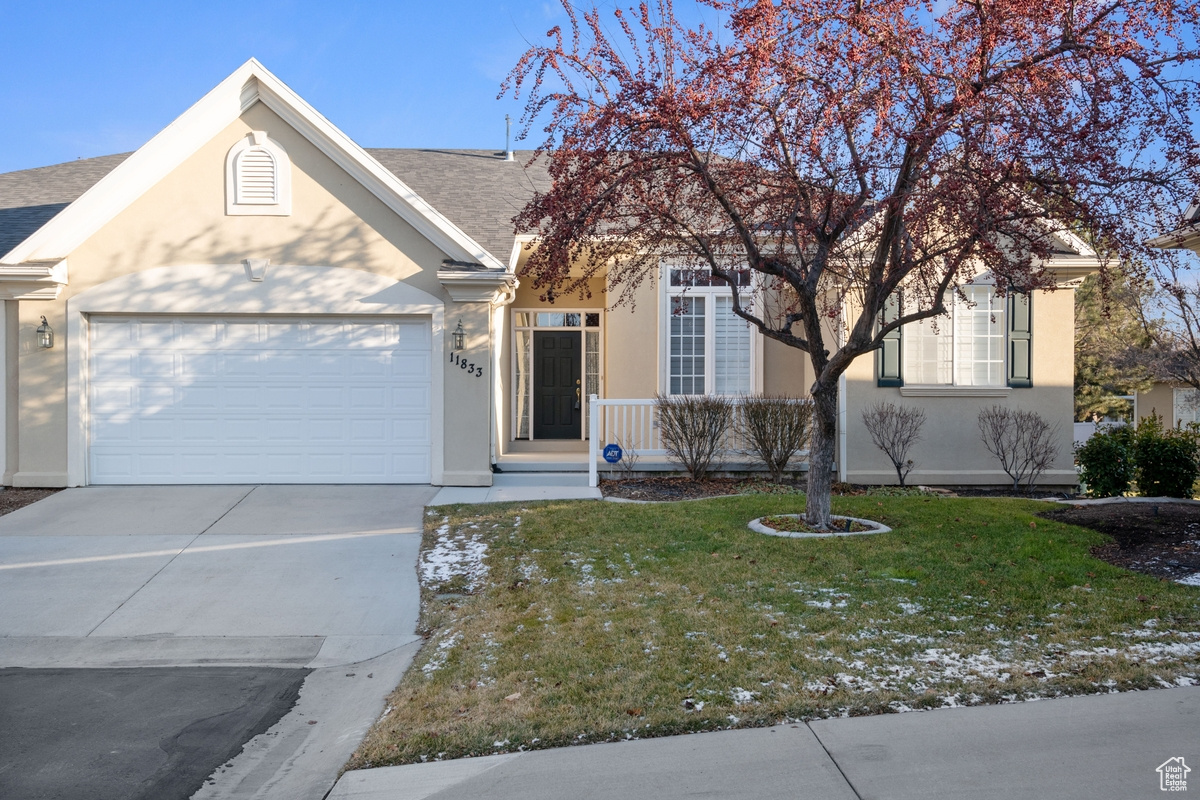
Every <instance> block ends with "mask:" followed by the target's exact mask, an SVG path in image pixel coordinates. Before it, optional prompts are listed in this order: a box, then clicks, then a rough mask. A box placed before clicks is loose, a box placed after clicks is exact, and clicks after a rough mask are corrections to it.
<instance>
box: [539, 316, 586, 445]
mask: <svg viewBox="0 0 1200 800" xmlns="http://www.w3.org/2000/svg"><path fill="white" fill-rule="evenodd" d="M580 342H581V334H580V333H579V332H578V331H534V333H533V365H534V366H533V380H534V384H535V386H536V388H535V389H534V393H533V438H535V439H578V438H580V436H581V434H582V433H583V428H582V422H581V420H582V419H583V413H582V408H583V395H582V391H581V390H582V387H581V386H580V385H579V375H580V366H581V364H582V362H581V361H580V357H581V356H580V353H579V350H580V346H579V345H580Z"/></svg>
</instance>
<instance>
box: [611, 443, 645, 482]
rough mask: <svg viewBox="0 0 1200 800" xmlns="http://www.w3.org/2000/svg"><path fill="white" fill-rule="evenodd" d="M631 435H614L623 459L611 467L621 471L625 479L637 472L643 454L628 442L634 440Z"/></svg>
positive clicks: (614, 470) (613, 469) (615, 470)
mask: <svg viewBox="0 0 1200 800" xmlns="http://www.w3.org/2000/svg"><path fill="white" fill-rule="evenodd" d="M632 438H633V437H631V436H614V437H613V440H614V441H615V442H616V444H617V447H620V448H621V460H620V461H618V462H617V463H615V464H613V465H612V466H611V467H610V469H611V470H612V471H613V472H620V474H621V476H622V477H623V478H625V479H629V478H632V477H633V473H635V472H637V465H638V461H640V460H641V458H642V454H641V453H639V452H638V451H637V450H635V449H633V448H632V447H630V446H628V442H629V441H631V440H632Z"/></svg>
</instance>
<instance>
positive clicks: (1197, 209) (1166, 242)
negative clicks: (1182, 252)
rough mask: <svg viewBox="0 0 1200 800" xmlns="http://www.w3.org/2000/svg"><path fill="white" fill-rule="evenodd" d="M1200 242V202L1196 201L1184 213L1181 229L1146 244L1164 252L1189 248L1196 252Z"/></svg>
mask: <svg viewBox="0 0 1200 800" xmlns="http://www.w3.org/2000/svg"><path fill="white" fill-rule="evenodd" d="M1198 240H1200V200H1196V201H1194V202H1193V203H1192V204H1191V205H1190V206H1188V207H1187V210H1186V211H1184V212H1183V217H1182V218H1180V220H1179V227H1178V228H1176V229H1175V230H1173V231H1170V232H1168V233H1164V234H1161V235H1160V236H1155V237H1154V238H1153V239H1149V240H1147V241H1146V244H1148V245H1150V246H1151V247H1161V248H1163V249H1164V250H1178V249H1181V248H1187V249H1190V250H1194V249H1195V248H1196V247H1197V244H1198Z"/></svg>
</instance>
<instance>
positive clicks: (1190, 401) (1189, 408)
mask: <svg viewBox="0 0 1200 800" xmlns="http://www.w3.org/2000/svg"><path fill="white" fill-rule="evenodd" d="M1173 394H1174V398H1173V399H1174V402H1173V403H1172V405H1173V406H1174V408H1172V411H1173V412H1174V413H1172V414H1171V419H1170V420H1169V423H1170V427H1172V428H1183V427H1185V426H1187V425H1189V424H1191V423H1193V422H1200V392H1197V391H1196V390H1195V389H1176V390H1175V391H1174V392H1173Z"/></svg>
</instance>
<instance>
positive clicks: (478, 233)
mask: <svg viewBox="0 0 1200 800" xmlns="http://www.w3.org/2000/svg"><path fill="white" fill-rule="evenodd" d="M367 152H368V153H369V154H370V155H371V156H373V157H374V158H375V159H376V160H377V161H378V162H379V163H380V164H382V165H383V166H384V167H385V168H387V170H388V171H389V172H391V173H392V174H393V175H395V176H396V177H397V178H399V179H400V180H401V181H403V182H404V183H405V184H406V185H407V186H408V187H409V188H411V189H412V190H413V191H414V192H416V193H417V194H418V195H420V196H421V197H422V198H423V199H424V200H425V201H426V202H427V203H429V204H430V205H431V206H433V207H434V208H435V209H437V210H438V211H439V212H441V214H442V215H443V216H445V217H446V218H447V219H449V220H450V221H451V222H452V223H454V224H455V225H456V226H458V227H459V228H461V229H462V231H463V232H464V233H465V234H467V236H470V237H471V238H472V239H473V240H475V241H476V242H478V243H479V244H480V245H481V246H482V247H483V248H484V249H486V250H487V251H488V252H489V253H490V254H491V255H492V256H493V257H495V258H496V260H497V261H500V262H503V263H507V262H508V259H509V255H510V252H511V250H512V247H513V226H512V218H513V217H514V216H516V215H517V213H518V212H519V211H520V210H521V209H522V208H523V207H524V205H525V203H527V202H528V201H529V199H530V198H531V197H532V196H533V193H534V191H535V190H542V191H545V190H548V189H549V188H550V176H549V173H548V172H547V171H546V167H545V163H546V162H545V160H544V159H542V160H539V161H538V162H537V163H536V164H534V165H533V166H532V167H531V168H526V163H527V162H528V161H529V159H530V158H531V157H532V156H533V151H518V152H517V153H516V155H515V159H514V160H513V161H505V160H504V154H503V153H496V152H493V151H490V150H433V149H415V150H408V149H390V148H389V149H369V150H367ZM129 155H130V154H129V153H121V154H119V155H112V156H101V157H99V158H85V159H80V160H78V161H68V162H66V163H64V164H55V165H54V166H50V167H39V168H37V169H26V170H21V171H20V172H9V173H5V174H0V254H3V253H7V252H9V251H10V250H12V249H13V248H14V247H16V246H17V245H18V244H20V243H21V242H23V241H24V240H25V239H27V238H29V237H30V236H31V235H32V234H33V233H34V232H36V231H37V230H38V229H39V228H41V227H42V226H43V225H45V224H46V222H48V221H49V220H50V219H52V218H53V217H54V216H55V215H57V214H58V212H60V211H62V210H63V209H64V208H66V207H67V206H68V205H69V204H70V203H72V202H74V201H75V200H76V199H77V198H79V197H80V196H81V195H82V194H83V193H84V192H86V191H87V190H88V189H90V188H91V187H92V186H93V185H95V184H96V183H97V182H99V180H100V179H101V178H103V177H104V176H105V175H107V174H108V173H109V172H111V171H112V170H113V169H114V168H115V167H116V166H117V165H119V164H120V163H121V162H123V161H124V160H125V159H126V158H128V157H129Z"/></svg>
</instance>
